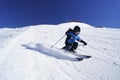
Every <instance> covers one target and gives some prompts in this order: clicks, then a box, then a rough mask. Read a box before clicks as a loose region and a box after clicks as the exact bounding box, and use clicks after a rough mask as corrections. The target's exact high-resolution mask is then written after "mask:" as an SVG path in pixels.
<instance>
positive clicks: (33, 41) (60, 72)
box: [0, 22, 120, 80]
mask: <svg viewBox="0 0 120 80" xmlns="http://www.w3.org/2000/svg"><path fill="white" fill-rule="evenodd" d="M76 25H78V26H80V27H81V34H80V36H81V38H82V39H83V40H85V41H86V42H87V43H88V45H87V46H83V45H82V44H81V43H80V44H79V47H78V49H77V52H78V53H79V54H80V55H90V56H92V58H89V59H84V60H83V61H76V59H75V57H76V56H75V55H72V54H71V53H68V52H65V51H63V50H61V49H60V48H62V47H63V46H64V40H65V37H64V38H63V39H62V40H61V41H60V42H58V43H57V44H56V45H55V46H54V47H53V48H52V47H51V46H53V44H55V42H56V41H58V40H59V39H60V38H61V37H63V36H64V33H65V31H66V30H68V28H73V27H74V26H76ZM0 44H1V45H0V80H120V50H119V48H120V29H111V28H94V27H92V26H90V25H88V24H85V23H78V22H70V23H62V24H58V25H35V26H28V27H23V28H1V29H0Z"/></svg>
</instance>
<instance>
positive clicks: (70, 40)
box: [63, 26, 87, 52]
mask: <svg viewBox="0 0 120 80" xmlns="http://www.w3.org/2000/svg"><path fill="white" fill-rule="evenodd" d="M80 31H81V29H80V27H79V26H75V27H74V29H69V30H68V31H66V33H65V34H66V36H67V38H66V40H65V46H64V47H63V49H66V50H69V51H72V52H75V51H74V50H76V49H77V47H78V42H81V43H83V44H84V45H87V43H86V42H85V41H83V40H81V39H80V36H79V33H80ZM77 41H78V42H77Z"/></svg>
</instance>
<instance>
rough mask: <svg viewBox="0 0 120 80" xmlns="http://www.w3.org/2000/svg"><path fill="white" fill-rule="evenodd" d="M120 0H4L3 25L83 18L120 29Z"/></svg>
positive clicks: (0, 5)
mask: <svg viewBox="0 0 120 80" xmlns="http://www.w3.org/2000/svg"><path fill="white" fill-rule="evenodd" d="M119 4H120V0H0V27H24V26H29V25H38V24H59V23H63V22H66V21H70V20H79V21H81V22H84V23H87V24H90V25H93V26H106V27H112V28H114V27H115V28H120V5H119Z"/></svg>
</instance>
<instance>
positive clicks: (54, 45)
mask: <svg viewBox="0 0 120 80" xmlns="http://www.w3.org/2000/svg"><path fill="white" fill-rule="evenodd" d="M64 37H65V35H64V36H62V37H61V38H60V39H59V40H58V41H57V42H56V43H55V44H54V45H52V46H51V47H52V48H53V47H54V46H55V45H56V44H57V43H58V42H59V41H61V40H62V39H63V38H64Z"/></svg>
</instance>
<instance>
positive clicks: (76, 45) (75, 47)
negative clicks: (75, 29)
mask: <svg viewBox="0 0 120 80" xmlns="http://www.w3.org/2000/svg"><path fill="white" fill-rule="evenodd" d="M77 47H78V43H77V42H74V43H73V46H72V47H71V50H76V49H77Z"/></svg>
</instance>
